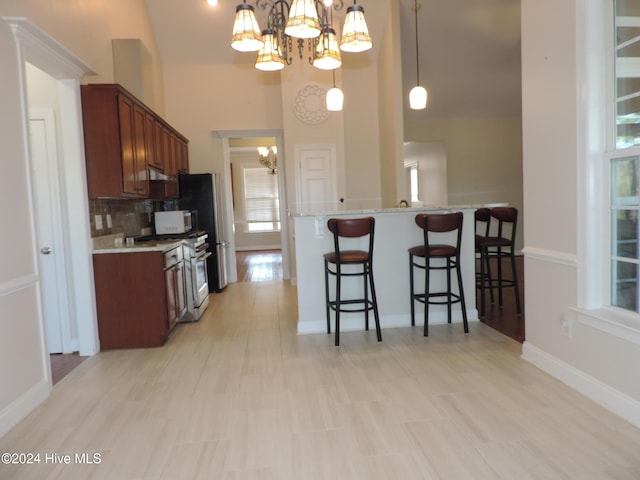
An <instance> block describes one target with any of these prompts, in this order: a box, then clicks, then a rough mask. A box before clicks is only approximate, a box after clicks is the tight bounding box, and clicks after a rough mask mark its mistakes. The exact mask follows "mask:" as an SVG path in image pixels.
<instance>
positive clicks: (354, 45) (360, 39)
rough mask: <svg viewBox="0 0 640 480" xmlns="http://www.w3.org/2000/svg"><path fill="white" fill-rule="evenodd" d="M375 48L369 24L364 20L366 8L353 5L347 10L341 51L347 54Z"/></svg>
mask: <svg viewBox="0 0 640 480" xmlns="http://www.w3.org/2000/svg"><path fill="white" fill-rule="evenodd" d="M372 46H373V42H372V40H371V35H369V29H368V28H367V22H366V20H365V18H364V8H362V6H361V5H356V4H354V5H351V6H350V7H349V8H347V15H346V17H345V18H344V27H343V29H342V39H341V40H340V50H343V51H345V52H364V51H365V50H369V49H370V48H371V47H372Z"/></svg>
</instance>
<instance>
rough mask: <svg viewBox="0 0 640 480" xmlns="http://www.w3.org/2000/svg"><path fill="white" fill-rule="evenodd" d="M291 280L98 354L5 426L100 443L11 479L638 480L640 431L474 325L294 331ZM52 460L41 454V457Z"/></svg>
mask: <svg viewBox="0 0 640 480" xmlns="http://www.w3.org/2000/svg"><path fill="white" fill-rule="evenodd" d="M295 318H296V295H295V288H294V287H291V286H290V285H289V284H288V283H286V282H282V281H270V282H258V283H256V282H252V283H236V284H230V285H229V286H228V287H227V289H226V290H225V292H224V293H223V294H217V295H212V296H211V305H210V307H209V309H208V310H207V311H206V312H205V314H204V316H203V318H202V319H201V320H200V321H199V322H198V323H193V324H181V325H179V326H178V329H177V331H176V333H175V335H174V336H173V337H172V338H171V339H170V340H169V342H168V344H167V345H165V346H164V347H162V348H156V349H146V350H128V351H112V352H103V353H100V354H98V355H96V356H93V357H90V358H88V359H87V360H85V361H84V362H82V363H81V364H80V365H79V366H78V367H77V368H76V369H74V370H73V371H72V372H71V373H69V374H68V375H67V376H66V377H64V378H63V379H62V380H61V381H60V382H59V383H58V384H57V385H56V386H55V387H54V389H53V392H52V394H51V396H50V398H49V399H48V400H47V401H46V403H45V404H44V405H42V406H41V407H39V408H38V409H37V410H36V411H35V412H33V413H32V414H31V415H30V416H29V417H28V418H27V419H25V420H24V421H23V422H22V423H21V424H19V425H18V426H17V427H16V428H15V429H13V430H12V431H11V432H9V433H8V434H7V435H5V437H3V438H1V439H0V452H21V453H28V452H32V453H40V454H41V455H44V454H46V453H48V454H53V453H55V454H58V455H71V456H72V459H73V456H74V455H75V454H76V453H80V454H82V453H87V454H89V455H93V454H94V453H98V454H100V460H101V463H100V464H98V465H96V464H94V465H78V464H72V465H51V464H44V463H41V464H39V465H25V466H7V465H1V464H0V478H2V479H3V480H7V479H39V480H40V479H53V478H56V479H57V478H61V479H65V480H69V479H71V480H73V479H83V480H85V479H110V480H111V479H171V480H175V479H183V478H184V479H199V478H202V479H224V480H227V479H228V480H231V479H274V480H276V479H277V480H283V479H284V480H288V479H291V480H307V479H311V480H314V479H331V480H334V479H341V480H342V479H374V480H375V479H380V480H383V479H384V480H387V479H403V480H404V479H440V480H456V479H460V480H482V479H492V480H493V479H503V480H516V479H517V480H527V479H531V480H540V479H547V480H549V479H563V480H569V479H571V480H572V479H580V480H587V479H593V480H606V479H610V480H613V479H615V480H631V479H635V480H637V479H638V478H640V455H639V453H638V452H640V430H639V429H637V428H635V427H633V426H631V425H630V424H628V423H626V422H624V421H623V420H621V419H619V418H618V417H616V416H614V415H613V414H610V413H608V412H607V411H606V410H604V409H603V408H601V407H599V406H597V405H595V404H594V403H592V402H591V401H589V400H587V399H585V398H584V397H582V396H581V395H579V394H578V393H576V392H574V391H573V390H571V389H569V388H568V387H566V386H564V385H563V384H561V383H560V382H558V381H556V380H554V379H552V378H551V377H549V376H547V375H546V374H544V373H542V372H541V371H540V370H538V369H536V368H535V367H533V366H531V365H529V364H528V363H526V362H524V361H523V360H521V359H520V352H521V345H520V343H518V342H517V341H515V340H513V339H510V338H508V337H507V336H504V335H502V334H500V333H499V332H497V331H496V330H494V329H492V328H490V327H488V326H487V325H485V324H483V323H480V322H472V324H471V328H470V330H471V331H470V333H469V334H468V335H464V334H463V333H462V327H461V326H460V325H459V324H453V325H434V326H432V328H431V329H430V333H431V336H430V337H429V338H428V339H425V338H424V337H423V336H422V335H421V328H420V327H415V328H410V327H409V328H395V329H384V330H383V332H382V334H383V341H382V342H381V343H378V342H377V341H376V339H375V331H370V332H364V331H357V332H344V333H343V335H342V339H341V340H342V342H341V343H342V345H341V346H340V347H335V346H334V345H333V337H332V336H331V335H327V334H324V333H323V334H315V335H306V336H298V335H297V334H296V322H295ZM41 458H44V457H41Z"/></svg>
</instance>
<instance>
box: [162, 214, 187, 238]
mask: <svg viewBox="0 0 640 480" xmlns="http://www.w3.org/2000/svg"><path fill="white" fill-rule="evenodd" d="M153 218H154V223H155V228H156V235H173V234H176V233H185V232H188V231H190V230H191V228H192V223H191V212H190V211H188V210H172V211H169V212H155V213H154V214H153Z"/></svg>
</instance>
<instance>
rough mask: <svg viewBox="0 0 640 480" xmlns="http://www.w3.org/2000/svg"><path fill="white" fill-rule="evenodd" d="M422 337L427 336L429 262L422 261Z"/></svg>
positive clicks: (426, 259)
mask: <svg viewBox="0 0 640 480" xmlns="http://www.w3.org/2000/svg"><path fill="white" fill-rule="evenodd" d="M424 336H425V337H428V336H429V260H428V258H426V257H425V259H424Z"/></svg>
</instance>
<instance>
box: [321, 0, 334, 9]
mask: <svg viewBox="0 0 640 480" xmlns="http://www.w3.org/2000/svg"><path fill="white" fill-rule="evenodd" d="M323 3H324V6H325V7H327V8H331V7H333V0H324V2H323Z"/></svg>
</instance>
